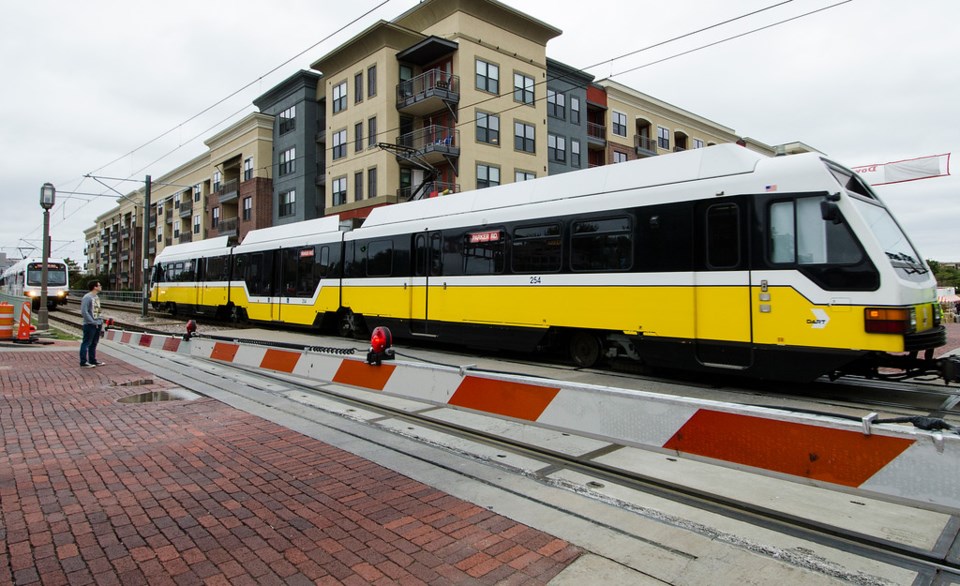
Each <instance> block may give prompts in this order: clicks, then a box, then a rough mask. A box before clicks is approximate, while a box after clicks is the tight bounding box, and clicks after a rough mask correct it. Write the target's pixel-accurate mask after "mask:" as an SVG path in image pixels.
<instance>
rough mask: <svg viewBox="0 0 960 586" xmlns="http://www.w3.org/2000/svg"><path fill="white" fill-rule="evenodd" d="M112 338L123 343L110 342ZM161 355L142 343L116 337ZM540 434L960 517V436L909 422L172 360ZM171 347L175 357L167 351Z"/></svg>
mask: <svg viewBox="0 0 960 586" xmlns="http://www.w3.org/2000/svg"><path fill="white" fill-rule="evenodd" d="M111 334H112V335H111ZM118 337H119V338H121V339H120V341H121V342H122V343H130V344H134V345H140V346H149V347H152V348H157V347H159V346H160V344H159V342H156V341H154V340H153V339H151V340H150V342H149V343H145V342H144V339H143V338H142V337H141V338H140V339H139V341H138V340H137V334H127V333H118V332H110V333H108V338H109V339H114V340H116V339H117V338H118ZM185 346H186V347H188V350H187V351H188V352H189V353H190V354H191V355H193V356H195V357H199V358H204V359H211V360H216V361H220V362H225V363H229V364H234V365H237V366H245V367H253V368H261V369H266V370H272V371H277V372H283V373H288V374H293V375H297V376H301V377H304V378H308V379H312V380H317V381H323V382H333V383H337V384H341V385H348V386H351V387H357V388H361V389H367V390H370V391H375V392H381V393H384V394H388V395H392V396H396V397H403V398H407V399H413V400H417V401H422V402H427V403H431V404H435V405H440V406H446V407H453V408H457V409H466V410H471V411H477V412H481V413H485V414H489V415H496V416H501V417H506V418H511V419H515V420H520V421H524V422H529V423H532V424H535V425H539V426H543V427H547V428H550V429H557V430H563V431H569V432H575V433H577V434H581V435H587V436H590V437H594V438H598V439H602V440H606V441H610V442H613V443H617V444H623V445H631V446H638V447H642V448H646V449H653V450H657V451H661V452H664V453H670V454H675V455H684V456H688V457H693V458H696V459H701V460H704V461H707V462H711V463H714V464H721V465H726V466H732V467H736V468H738V469H747V470H750V471H753V472H759V473H765V474H769V475H773V476H776V477H779V478H788V479H792V480H796V481H800V482H805V483H813V484H817V485H821V486H825V487H829V488H842V489H845V490H852V491H863V492H864V493H868V494H871V495H876V496H880V497H886V498H893V499H895V500H898V501H902V502H907V503H910V504H914V505H919V506H924V507H927V508H936V509H946V510H948V511H949V512H951V513H953V514H957V513H960V490H958V489H957V486H958V485H957V476H958V470H960V436H958V435H957V434H954V433H941V432H929V431H923V430H920V429H915V428H913V427H908V426H905V425H894V424H875V423H873V418H872V417H871V416H873V414H871V416H868V417H865V418H864V420H863V421H862V422H861V421H851V420H849V419H842V418H837V417H829V416H823V415H810V414H803V413H791V412H785V411H780V410H776V409H769V408H763V407H751V406H745V405H737V404H733V403H722V402H718V401H707V400H701V399H691V398H685V397H675V396H671V395H662V394H658V393H649V392H641V391H632V390H625V389H619V388H613V387H602V386H597V385H587V384H578V383H570V382H564V381H556V380H545V379H540V378H530V377H524V376H519V375H508V374H499V373H497V374H494V373H485V372H479V371H471V370H469V369H467V368H459V369H458V368H452V367H445V366H437V365H429V364H421V363H408V362H403V361H396V362H389V363H386V362H385V363H383V364H382V365H380V366H374V365H370V364H367V363H366V362H365V361H364V360H362V359H360V358H354V357H344V356H334V355H330V354H323V353H318V352H314V351H310V350H290V349H285V348H275V347H269V346H266V345H263V344H251V343H242V342H234V341H229V342H228V341H217V340H214V339H209V338H194V339H192V340H190V341H189V342H180V343H179V344H177V345H176V349H174V350H173V351H176V352H181V353H182V352H184V350H183V348H184V347H185ZM164 349H166V348H164Z"/></svg>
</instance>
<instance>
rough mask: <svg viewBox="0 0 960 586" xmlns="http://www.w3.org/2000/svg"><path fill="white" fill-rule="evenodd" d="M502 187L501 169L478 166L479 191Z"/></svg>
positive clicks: (491, 166)
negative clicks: (486, 188) (497, 186)
mask: <svg viewBox="0 0 960 586" xmlns="http://www.w3.org/2000/svg"><path fill="white" fill-rule="evenodd" d="M494 185H500V167H494V166H493V165H477V189H483V188H484V187H493V186H494Z"/></svg>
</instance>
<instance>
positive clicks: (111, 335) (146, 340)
mask: <svg viewBox="0 0 960 586" xmlns="http://www.w3.org/2000/svg"><path fill="white" fill-rule="evenodd" d="M103 337H104V338H105V339H107V340H110V341H111V342H117V343H119V344H127V345H130V346H139V347H141V348H153V349H154V350H163V351H165V352H174V353H177V354H190V344H189V343H187V342H184V340H183V336H172V335H170V336H164V335H158V334H144V333H140V332H125V331H123V330H109V329H108V330H107V331H106V332H104V334H103Z"/></svg>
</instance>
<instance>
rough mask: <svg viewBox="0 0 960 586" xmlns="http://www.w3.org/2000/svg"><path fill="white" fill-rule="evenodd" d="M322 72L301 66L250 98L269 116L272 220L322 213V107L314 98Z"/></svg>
mask: <svg viewBox="0 0 960 586" xmlns="http://www.w3.org/2000/svg"><path fill="white" fill-rule="evenodd" d="M319 82H320V75H318V74H316V73H313V72H311V71H299V72H297V73H296V74H294V75H292V76H291V77H289V78H288V79H286V80H284V81H283V82H281V83H280V84H278V85H277V86H276V87H274V88H272V89H271V90H270V91H268V92H267V93H265V94H263V95H262V96H260V97H259V98H257V99H256V100H254V101H253V103H254V105H255V106H256V107H257V108H258V109H259V110H260V111H261V112H262V113H264V114H267V115H269V116H272V117H273V120H274V121H273V158H272V163H271V165H272V170H271V173H270V176H271V177H273V209H272V212H271V218H272V220H271V223H272V225H279V224H289V223H291V222H301V221H303V220H311V219H313V218H318V217H320V216H322V215H324V197H323V195H324V186H325V185H326V183H325V179H326V173H325V167H324V166H325V161H324V153H323V148H322V147H321V148H318V144H325V139H324V137H323V136H322V133H323V130H324V121H323V107H322V105H321V103H320V102H318V100H317V85H318V83H319Z"/></svg>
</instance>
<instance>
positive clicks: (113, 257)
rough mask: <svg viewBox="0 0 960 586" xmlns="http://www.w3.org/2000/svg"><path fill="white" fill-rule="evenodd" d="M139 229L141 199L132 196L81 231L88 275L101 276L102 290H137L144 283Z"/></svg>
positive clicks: (125, 198)
mask: <svg viewBox="0 0 960 586" xmlns="http://www.w3.org/2000/svg"><path fill="white" fill-rule="evenodd" d="M142 226H143V197H140V198H139V199H137V198H136V197H135V195H134V194H131V195H128V196H124V197H121V198H120V199H119V200H118V205H117V207H115V208H114V209H112V210H110V211H108V212H105V213H103V214H101V215H100V216H98V217H97V221H96V224H95V226H94V227H93V228H90V229H87V230H86V231H84V237H85V239H86V254H87V263H86V268H87V271H91V272H93V273H95V274H97V275H100V277H101V279H103V281H104V283H103V287H104V289H117V290H119V289H136V288H139V287H140V286H141V284H142V283H143V279H142V275H141V269H140V267H141V266H142V262H141V259H142V258H143V255H142V252H141V251H142V249H143V239H142ZM138 227H139V229H138Z"/></svg>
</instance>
